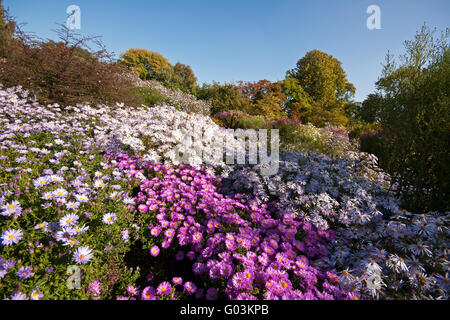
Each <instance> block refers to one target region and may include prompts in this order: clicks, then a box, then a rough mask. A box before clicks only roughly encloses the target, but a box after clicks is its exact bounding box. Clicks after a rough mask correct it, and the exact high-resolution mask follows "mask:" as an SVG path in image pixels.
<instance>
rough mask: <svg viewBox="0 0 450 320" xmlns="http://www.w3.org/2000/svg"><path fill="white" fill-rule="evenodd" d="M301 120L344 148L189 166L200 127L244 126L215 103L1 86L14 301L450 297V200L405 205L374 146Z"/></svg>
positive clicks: (6, 247)
mask: <svg viewBox="0 0 450 320" xmlns="http://www.w3.org/2000/svg"><path fill="white" fill-rule="evenodd" d="M198 127H200V128H202V129H201V132H198V129H197V128H198ZM302 127H304V128H306V129H305V130H310V131H311V132H308V133H307V134H305V136H308V137H309V138H308V139H309V140H308V141H310V142H311V143H313V144H311V146H314V141H322V140H321V139H322V138H323V137H324V136H327V137H328V138H327V139H325V140H326V141H341V142H342V145H341V144H339V147H337V148H338V149H342V150H341V151H342V152H341V153H340V155H341V156H342V157H340V158H337V157H335V156H336V154H333V157H329V156H327V155H325V154H321V153H315V152H311V151H304V152H292V151H288V152H285V153H283V154H282V155H281V156H280V164H279V168H280V170H279V173H278V174H277V175H275V176H264V175H261V174H260V167H261V165H239V166H237V165H236V166H226V165H223V163H221V162H220V161H218V162H217V163H212V166H202V165H200V164H199V161H197V160H199V159H192V160H193V161H192V162H193V164H195V166H189V165H185V164H179V163H177V161H176V160H177V158H176V151H177V146H178V145H179V143H180V142H182V141H183V139H184V138H185V136H186V135H187V136H189V135H196V134H201V135H207V136H209V137H221V138H225V139H226V138H227V137H229V133H228V132H227V131H226V130H225V129H224V128H220V127H219V126H218V125H216V124H215V123H214V122H213V121H212V120H211V119H210V118H209V117H207V116H204V115H200V114H194V113H191V114H189V113H185V112H180V111H177V110H176V109H175V108H173V107H170V106H166V105H161V106H155V107H153V108H147V107H142V108H137V109H131V108H125V107H124V106H122V105H117V106H115V107H114V108H110V107H108V106H100V107H98V108H94V107H92V106H88V105H77V106H76V107H66V108H64V110H62V108H61V107H60V106H59V105H57V104H54V105H48V106H42V105H40V104H39V103H38V102H37V101H35V100H33V99H30V97H29V94H28V92H27V91H25V90H23V89H22V88H21V87H13V88H9V89H0V236H1V238H0V298H2V299H35V300H36V299H89V298H90V299H110V298H113V297H119V298H120V299H144V300H156V299H163V300H170V299H190V298H198V299H208V300H214V299H238V300H243V299H271V300H274V299H291V300H293V299H361V298H362V299H405V298H407V299H448V291H449V276H448V261H447V250H448V247H449V242H448V223H449V221H448V220H449V213H448V212H428V213H421V214H416V213H412V212H408V211H406V210H403V209H402V203H400V202H399V200H398V199H397V198H396V197H395V196H394V195H393V194H392V193H391V192H390V190H389V189H388V187H387V186H388V185H389V181H390V176H389V175H388V174H386V173H384V172H383V171H382V170H381V169H379V168H378V166H377V159H376V158H375V157H374V156H373V155H369V154H364V153H358V152H354V151H351V148H350V147H348V139H347V137H346V133H345V132H341V131H340V130H339V129H337V128H331V127H330V128H327V129H323V130H327V131H328V132H329V134H328V133H326V132H325V131H323V130H322V131H320V132H318V131H317V130H316V129H317V128H316V129H314V128H312V127H307V126H302ZM182 129H184V131H183V130H182ZM316 131H317V132H316ZM316 133H318V135H316ZM315 137H316V138H315ZM225 139H224V140H225ZM211 140H212V139H211ZM341 142H339V143H341ZM321 143H322V142H321ZM239 146H241V145H240V144H236V145H233V146H232V147H233V148H238V147H239ZM241 147H243V146H241ZM213 148H214V144H213V143H212V142H211V143H202V147H201V148H200V149H201V150H202V151H208V150H210V149H213ZM178 151H179V150H178ZM71 281H72V282H73V283H72V282H71ZM68 283H72V284H71V285H68ZM77 287H78V288H79V289H76V288H77ZM74 288H75V289H74Z"/></svg>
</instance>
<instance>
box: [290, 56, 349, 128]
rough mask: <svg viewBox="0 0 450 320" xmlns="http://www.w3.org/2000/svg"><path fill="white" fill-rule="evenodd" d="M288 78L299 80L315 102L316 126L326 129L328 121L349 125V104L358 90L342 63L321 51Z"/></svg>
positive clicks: (303, 61) (313, 118)
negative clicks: (347, 111) (324, 126)
mask: <svg viewBox="0 0 450 320" xmlns="http://www.w3.org/2000/svg"><path fill="white" fill-rule="evenodd" d="M286 76H287V78H294V79H297V80H298V85H300V86H301V87H302V88H303V90H304V92H306V93H307V94H308V95H309V97H310V98H311V104H312V110H311V112H310V117H309V119H308V120H309V121H311V122H313V123H314V124H316V125H324V124H325V122H328V121H329V122H332V123H335V124H338V125H343V124H346V122H347V121H348V119H347V117H346V115H345V104H346V103H348V102H349V101H350V99H351V97H352V96H353V95H354V94H355V91H356V90H355V87H354V85H353V84H351V83H350V82H349V81H348V80H347V76H346V74H345V72H344V70H343V69H342V65H341V62H340V61H339V60H337V59H336V58H334V57H333V56H331V55H329V54H327V53H325V52H322V51H320V50H312V51H309V52H308V53H307V54H306V55H305V56H304V57H303V58H302V59H300V60H299V61H298V62H297V65H296V67H295V68H294V69H292V70H289V71H288V72H287V73H286Z"/></svg>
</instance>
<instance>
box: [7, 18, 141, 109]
mask: <svg viewBox="0 0 450 320" xmlns="http://www.w3.org/2000/svg"><path fill="white" fill-rule="evenodd" d="M5 19H6V20H5ZM7 19H8V18H7V17H5V16H4V15H3V16H2V17H0V21H3V22H2V23H5V22H7V23H13V21H8V20H7ZM10 32H11V34H10V36H11V39H9V40H8V39H6V40H5V41H1V43H0V46H2V47H1V48H0V51H1V52H2V53H3V55H4V57H3V59H1V60H0V80H1V82H2V83H3V84H4V85H7V86H12V85H24V86H26V87H27V88H28V89H29V90H31V91H32V93H33V94H35V95H36V96H37V97H38V98H39V99H40V100H41V101H43V102H48V103H54V102H56V103H60V104H62V105H68V104H76V103H84V102H90V103H98V104H100V103H111V104H114V103H115V102H125V103H129V104H134V103H136V102H137V99H136V96H135V95H134V94H133V93H132V90H131V84H130V82H128V81H127V80H126V79H125V78H123V77H122V76H121V74H122V73H123V71H124V70H123V69H122V68H121V67H120V66H119V65H117V64H116V63H115V62H114V60H113V59H112V55H111V54H110V53H108V52H107V51H106V50H105V48H104V46H103V45H102V43H101V42H99V41H98V39H97V38H94V37H83V36H81V35H78V34H76V33H74V32H72V31H71V30H69V29H68V28H67V27H65V26H61V28H60V29H59V30H57V36H58V38H59V41H58V42H55V41H52V40H48V41H44V40H40V39H38V38H36V37H32V36H30V35H28V34H25V33H24V32H22V31H21V30H20V28H18V27H16V28H14V30H10ZM91 47H97V48H98V49H97V50H93V49H90V48H91Z"/></svg>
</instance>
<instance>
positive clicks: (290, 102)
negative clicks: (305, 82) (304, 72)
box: [281, 77, 312, 122]
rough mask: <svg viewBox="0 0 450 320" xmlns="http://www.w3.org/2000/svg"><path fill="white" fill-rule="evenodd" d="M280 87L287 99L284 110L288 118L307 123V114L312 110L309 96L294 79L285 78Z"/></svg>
mask: <svg viewBox="0 0 450 320" xmlns="http://www.w3.org/2000/svg"><path fill="white" fill-rule="evenodd" d="M281 85H282V88H283V92H284V93H285V94H286V97H287V103H286V110H287V111H288V113H289V117H290V118H293V119H296V120H301V121H303V122H307V119H308V118H307V117H308V114H310V113H311V108H312V106H311V97H310V96H309V94H308V93H307V92H306V91H305V89H303V87H302V86H301V85H300V82H299V81H298V80H297V79H296V78H292V77H287V78H286V79H285V80H284V81H282V83H281Z"/></svg>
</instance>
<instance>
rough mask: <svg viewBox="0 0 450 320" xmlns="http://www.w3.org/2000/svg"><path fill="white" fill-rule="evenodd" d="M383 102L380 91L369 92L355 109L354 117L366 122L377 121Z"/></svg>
mask: <svg viewBox="0 0 450 320" xmlns="http://www.w3.org/2000/svg"><path fill="white" fill-rule="evenodd" d="M383 103H384V99H383V96H382V95H381V94H380V93H371V94H369V95H368V96H367V98H366V100H364V101H363V103H361V106H360V108H359V109H358V110H357V111H356V117H357V118H359V119H361V120H363V121H365V122H368V123H373V122H376V121H379V120H380V112H382V110H383Z"/></svg>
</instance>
